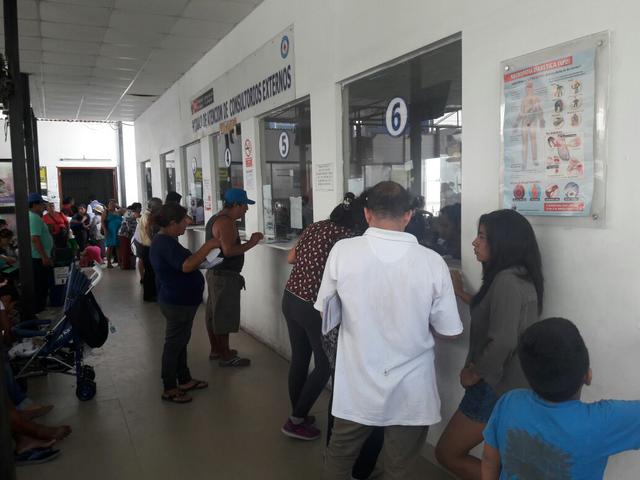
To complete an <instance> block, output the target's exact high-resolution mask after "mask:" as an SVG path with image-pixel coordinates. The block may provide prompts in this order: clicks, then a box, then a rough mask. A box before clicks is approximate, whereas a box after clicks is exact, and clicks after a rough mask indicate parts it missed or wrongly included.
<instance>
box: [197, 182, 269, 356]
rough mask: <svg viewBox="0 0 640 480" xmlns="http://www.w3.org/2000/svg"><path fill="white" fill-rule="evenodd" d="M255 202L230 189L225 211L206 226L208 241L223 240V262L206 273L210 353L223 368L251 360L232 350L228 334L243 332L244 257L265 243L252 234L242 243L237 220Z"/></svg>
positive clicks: (259, 237) (225, 199) (221, 241)
mask: <svg viewBox="0 0 640 480" xmlns="http://www.w3.org/2000/svg"><path fill="white" fill-rule="evenodd" d="M255 203H256V202H254V201H253V200H249V198H247V192H246V191H244V190H242V189H240V188H231V189H229V190H227V191H226V192H225V194H224V208H223V209H222V210H221V211H220V212H219V213H217V214H216V215H214V216H213V217H211V219H210V220H209V221H208V222H207V225H206V227H205V232H206V240H210V239H211V238H216V239H218V240H220V243H221V250H222V253H221V254H220V257H222V258H223V261H222V263H219V264H217V265H216V266H215V267H213V268H210V269H209V270H207V275H206V276H207V285H208V291H209V297H208V299H207V312H206V324H207V333H208V334H209V342H210V343H211V354H210V355H209V358H211V359H219V360H220V362H219V365H220V366H221V367H247V366H249V365H250V364H251V361H250V360H249V359H248V358H241V357H239V356H238V352H237V351H235V350H232V349H230V348H229V334H231V333H236V332H238V330H239V329H240V291H241V290H242V289H243V288H244V278H243V277H242V275H240V272H242V267H243V265H244V254H245V252H246V251H247V250H250V249H252V248H253V247H255V246H256V245H257V244H258V242H260V240H262V238H263V235H262V233H259V232H256V233H252V234H251V238H249V241H248V242H246V243H242V242H241V241H240V235H239V234H238V226H237V221H238V220H239V219H240V218H242V217H243V216H244V214H245V213H246V212H247V210H248V208H249V207H248V205H253V204H255Z"/></svg>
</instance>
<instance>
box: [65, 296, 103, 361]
mask: <svg viewBox="0 0 640 480" xmlns="http://www.w3.org/2000/svg"><path fill="white" fill-rule="evenodd" d="M67 316H68V317H69V318H70V319H71V326H72V327H73V329H74V330H75V332H76V333H77V335H78V336H79V337H80V338H81V339H82V341H83V342H85V343H86V344H87V345H89V346H90V347H91V348H99V347H101V346H102V345H104V342H106V341H107V337H108V336H109V319H108V318H107V317H106V316H105V314H104V313H102V310H101V309H100V305H98V302H97V301H96V299H95V297H94V296H93V293H91V292H89V293H88V294H86V295H80V296H79V297H78V298H77V299H76V301H75V302H74V303H73V305H72V306H71V308H70V309H69V311H68V312H67Z"/></svg>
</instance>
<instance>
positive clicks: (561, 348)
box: [482, 318, 640, 480]
mask: <svg viewBox="0 0 640 480" xmlns="http://www.w3.org/2000/svg"><path fill="white" fill-rule="evenodd" d="M518 356H519V358H520V363H521V365H522V369H523V371H524V373H525V375H526V377H527V380H528V381H529V384H530V385H531V388H532V389H533V391H530V390H513V391H511V392H509V393H507V394H506V395H504V396H503V397H502V398H501V399H500V401H499V402H498V403H497V404H496V406H495V409H494V410H493V414H492V415H491V418H490V420H489V423H488V424H487V428H486V429H485V431H484V439H485V446H484V454H483V458H482V478H483V480H497V479H500V480H538V479H545V480H586V479H589V480H591V479H602V478H603V475H604V471H605V468H606V466H607V460H608V458H609V456H611V455H615V454H617V453H620V452H623V451H625V450H633V449H640V402H628V401H621V400H602V401H600V402H596V403H583V402H581V401H580V394H581V391H582V386H583V385H589V384H590V383H591V369H590V368H589V352H588V350H587V347H586V346H585V343H584V340H583V339H582V337H581V335H580V332H579V331H578V329H577V328H576V326H575V325H574V324H573V323H571V322H570V321H569V320H566V319H564V318H548V319H546V320H543V321H541V322H538V323H536V324H534V325H532V326H531V327H529V328H528V329H527V330H526V331H525V332H524V333H523V334H522V337H521V338H520V343H519V345H518Z"/></svg>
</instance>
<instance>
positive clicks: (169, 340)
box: [149, 204, 220, 403]
mask: <svg viewBox="0 0 640 480" xmlns="http://www.w3.org/2000/svg"><path fill="white" fill-rule="evenodd" d="M153 221H154V222H155V224H156V225H157V226H159V227H160V231H159V232H158V234H157V235H156V236H155V237H154V238H153V242H152V243H151V250H150V253H149V257H150V260H151V264H152V266H153V269H154V271H155V274H156V285H157V287H158V303H159V304H160V310H161V311H162V314H163V315H164V317H165V318H166V319H167V329H166V334H165V340H164V350H163V352H162V381H163V383H164V393H163V394H162V399H163V400H166V401H169V402H173V403H188V402H190V401H191V400H192V398H191V396H189V395H188V394H187V392H188V391H190V390H200V389H202V388H206V387H207V386H208V384H207V382H205V381H202V380H196V379H194V378H192V377H191V373H190V372H189V367H188V366H187V345H188V343H189V339H190V338H191V327H192V326H193V318H194V317H195V315H196V312H197V311H198V307H199V306H200V304H201V303H202V292H203V290H204V277H203V276H202V273H200V271H199V270H198V267H199V266H200V264H202V262H204V260H205V258H206V256H207V254H208V253H209V252H210V251H211V250H213V249H215V248H219V247H220V242H219V241H218V240H216V239H211V240H209V241H207V242H206V243H205V244H204V245H203V246H202V247H200V249H199V250H198V251H197V252H196V253H193V254H192V253H191V251H189V250H188V249H186V248H184V247H183V246H182V245H180V242H178V237H179V236H180V235H182V234H183V233H184V232H185V230H186V228H187V226H188V225H189V224H190V223H191V218H190V217H189V216H188V215H187V210H186V209H185V208H184V207H182V206H180V205H176V204H167V205H164V206H162V208H161V209H160V211H159V212H158V214H157V215H156V216H155V217H154V220H153Z"/></svg>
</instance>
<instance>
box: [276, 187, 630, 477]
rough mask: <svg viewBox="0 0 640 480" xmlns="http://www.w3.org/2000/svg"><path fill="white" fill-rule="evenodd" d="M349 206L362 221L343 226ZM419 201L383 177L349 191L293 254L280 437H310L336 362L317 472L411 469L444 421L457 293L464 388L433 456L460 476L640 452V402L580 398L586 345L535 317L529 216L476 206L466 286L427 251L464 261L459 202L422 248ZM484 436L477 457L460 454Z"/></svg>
mask: <svg viewBox="0 0 640 480" xmlns="http://www.w3.org/2000/svg"><path fill="white" fill-rule="evenodd" d="M351 208H352V209H354V210H355V209H361V210H362V213H363V216H364V217H365V218H366V224H367V225H368V228H362V229H359V228H358V224H357V221H356V222H355V223H350V224H349V226H347V227H346V228H345V226H344V225H341V217H340V215H339V214H344V213H345V211H349V210H350V209H351ZM415 209H416V203H415V201H412V200H411V199H410V197H409V195H408V193H407V192H406V191H405V190H404V189H403V188H402V187H401V186H400V185H398V184H396V183H394V182H382V183H380V184H378V185H376V186H374V187H373V188H371V189H369V190H368V191H365V193H364V194H363V195H362V196H361V197H360V198H358V199H355V198H354V197H353V196H349V195H347V196H345V202H344V203H343V204H342V205H339V206H338V207H336V210H334V212H332V214H331V217H330V219H329V220H327V221H320V222H316V223H314V224H312V225H310V226H309V227H307V228H306V229H305V230H304V231H303V233H302V235H301V236H300V239H299V240H298V243H297V245H296V246H295V248H294V249H293V250H292V251H291V252H290V253H289V256H288V261H289V262H290V263H292V264H293V270H292V272H291V276H290V278H289V281H288V283H287V285H286V287H285V292H284V297H283V314H284V316H285V319H286V321H287V326H288V328H289V335H290V341H291V348H292V362H291V366H290V372H289V394H290V397H291V407H292V414H291V416H290V417H289V418H288V419H287V422H286V423H285V425H284V426H283V427H282V432H283V433H284V434H285V435H287V436H289V437H293V438H296V439H301V440H315V439H317V438H319V437H320V431H319V429H318V428H317V427H316V426H315V419H314V418H313V417H310V416H309V415H308V412H309V410H310V407H311V405H313V403H314V402H315V401H316V400H317V398H318V396H319V394H320V392H321V390H322V388H323V387H324V385H325V383H326V381H327V380H328V378H329V375H330V374H329V372H331V370H332V369H333V388H332V400H331V403H330V407H329V409H330V421H329V423H328V425H329V432H327V442H328V446H327V450H326V454H325V467H324V477H323V478H326V479H349V478H353V479H365V478H379V477H378V475H381V478H389V479H401V478H409V477H410V476H411V471H412V469H413V468H414V466H415V462H416V459H417V457H418V454H419V451H420V449H421V446H422V444H423V443H424V440H425V438H426V434H427V432H428V429H429V426H430V425H433V424H435V423H437V422H439V421H440V400H439V395H438V391H437V386H436V382H435V367H434V350H433V349H434V343H435V342H434V337H435V338H439V339H444V340H446V339H447V338H449V339H455V338H456V337H457V336H459V335H460V334H461V333H462V329H463V326H462V323H461V322H460V319H459V316H458V306H457V304H456V297H457V298H458V299H459V300H460V301H461V302H462V303H463V304H468V305H469V306H470V310H471V325H470V344H469V350H468V355H467V360H466V362H465V364H464V367H463V369H462V371H461V372H460V384H461V387H462V389H464V395H463V398H462V401H461V403H460V406H459V407H458V409H457V411H456V413H455V414H454V415H453V417H452V418H451V419H450V421H449V422H448V424H447V426H446V428H445V430H444V432H443V434H442V435H441V437H440V439H439V441H438V444H437V447H436V458H437V460H438V461H439V462H440V463H441V465H442V466H443V467H445V468H446V469H448V470H449V471H451V472H452V473H453V474H454V475H456V477H457V478H461V479H469V480H475V479H481V478H483V479H492V480H493V479H495V480H497V479H498V478H500V479H507V478H602V475H603V472H604V468H605V466H606V462H607V458H608V456H609V455H613V454H615V453H619V452H622V451H625V450H630V449H637V448H639V447H640V428H638V427H639V426H640V425H639V424H638V422H639V420H638V413H640V402H616V401H606V402H597V403H595V404H585V403H582V402H580V401H579V398H580V392H581V389H582V386H583V385H588V384H589V383H590V381H591V371H590V368H589V358H588V352H587V350H586V347H585V346H584V342H583V340H582V338H581V337H580V334H579V332H578V330H577V328H576V327H575V325H573V324H572V323H571V322H570V321H568V320H566V319H562V318H551V319H547V320H541V319H540V314H541V312H542V307H543V300H544V278H543V273H542V259H541V255H540V250H539V248H538V244H537V241H536V237H535V233H534V231H533V229H532V227H531V225H530V224H529V222H528V221H527V220H526V218H525V217H523V216H522V215H520V214H519V213H517V212H515V211H512V210H498V211H494V212H491V213H489V214H486V215H483V216H481V218H480V219H479V222H478V234H477V236H476V238H475V240H474V241H473V244H472V246H473V250H474V254H475V256H476V259H477V260H478V261H479V262H480V263H481V264H482V270H483V282H482V285H481V288H480V290H479V291H478V292H477V293H470V292H468V291H466V290H465V288H464V285H463V281H462V277H461V275H460V273H459V271H458V270H452V271H451V273H450V272H449V269H448V267H447V265H446V263H445V262H444V261H443V259H442V258H441V257H440V255H438V254H437V253H435V252H434V250H435V251H438V250H439V253H441V254H442V255H445V256H447V257H450V258H452V259H456V258H459V257H460V246H459V243H458V245H456V242H455V240H456V235H455V234H453V233H452V232H456V231H457V232H458V238H459V231H460V225H459V222H460V210H459V204H457V205H452V206H449V207H445V208H444V209H443V212H442V216H443V218H442V219H441V220H442V225H438V226H437V229H438V231H439V233H440V238H441V239H442V241H438V242H433V247H434V248H433V250H432V249H429V248H425V247H424V246H423V245H425V243H427V242H422V241H420V243H418V240H419V239H420V237H421V238H423V239H425V238H426V239H428V238H429V235H428V234H426V235H424V236H422V235H421V233H422V232H424V231H426V230H428V226H427V225H428V221H429V219H428V220H427V222H426V223H425V222H415V221H414V222H412V216H413V218H415ZM444 210H446V212H445V211H444ZM350 213H351V215H354V216H355V217H357V216H358V213H355V211H353V210H352V211H351V212H350ZM350 222H351V220H350ZM407 231H411V234H409V233H406V232H407ZM320 279H321V280H320ZM314 308H315V310H316V312H314V311H313V309H314ZM336 317H337V318H336ZM312 353H313V357H314V369H313V370H312V371H311V373H308V368H309V361H310V358H311V355H312ZM564 411H566V412H567V413H568V415H567V416H564V414H563V412H564ZM592 419H593V422H592ZM605 419H610V421H611V423H609V424H607V425H603V424H602V423H600V422H605V423H606V422H607V420H605ZM601 432H606V433H604V434H603V435H602V436H601V435H600V433H601ZM594 435H595V436H597V440H594ZM483 441H484V442H485V446H484V455H483V458H482V460H480V459H478V458H476V457H474V456H472V455H471V454H470V451H471V450H472V449H473V448H474V447H476V446H478V445H480V444H481V443H482V442H483Z"/></svg>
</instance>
